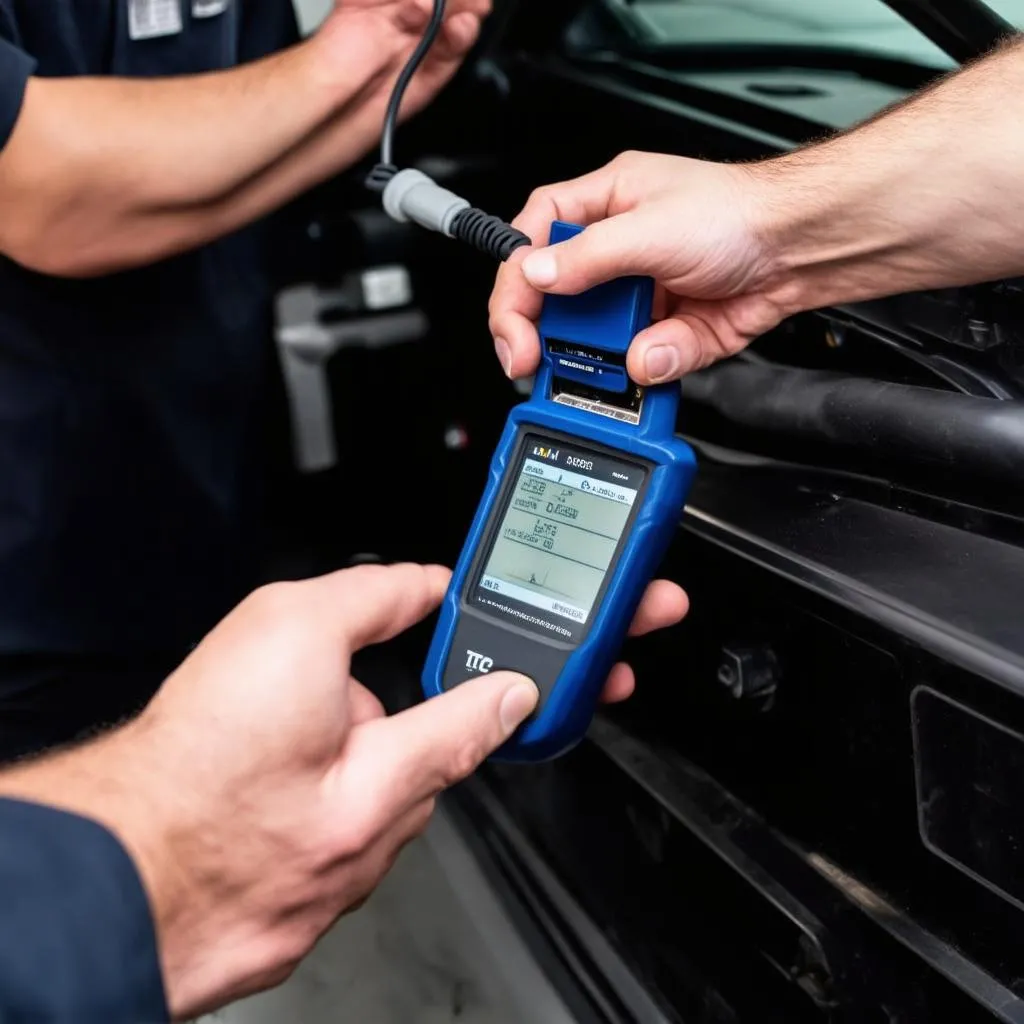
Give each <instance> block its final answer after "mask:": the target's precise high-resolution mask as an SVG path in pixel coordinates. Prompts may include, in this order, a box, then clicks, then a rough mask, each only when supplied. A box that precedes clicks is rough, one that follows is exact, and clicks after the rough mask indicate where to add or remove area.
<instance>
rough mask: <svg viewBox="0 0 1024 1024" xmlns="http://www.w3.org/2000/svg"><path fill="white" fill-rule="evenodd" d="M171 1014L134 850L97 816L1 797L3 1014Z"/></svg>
mask: <svg viewBox="0 0 1024 1024" xmlns="http://www.w3.org/2000/svg"><path fill="white" fill-rule="evenodd" d="M167 1017H168V1015H167V1007H166V999H165V996H164V985H163V978H162V977H161V974H160V961H159V957H158V953H157V943H156V935H155V934H154V930H153V921H152V916H151V914H150V909H149V903H148V900H147V898H146V893H145V890H144V889H143V887H142V883H141V881H140V880H139V876H138V874H137V873H136V870H135V867H134V865H133V864H132V862H131V860H130V859H129V858H128V855H127V854H126V853H125V852H124V850H123V849H122V848H121V846H120V845H119V844H118V843H117V841H116V840H115V839H114V837H113V836H111V835H110V834H109V833H108V832H106V831H105V830H104V829H102V828H100V827H99V825H96V824H94V823H93V822H91V821H86V820H85V819H83V818H78V817H75V816H74V815H71V814H64V813H62V812H61V811H56V810H52V809H50V808H46V807H37V806H35V805H34V804H25V803H20V802H18V801H13V800H0V1021H3V1024H41V1022H43V1021H46V1022H49V1024H157V1022H162V1021H166V1020H167Z"/></svg>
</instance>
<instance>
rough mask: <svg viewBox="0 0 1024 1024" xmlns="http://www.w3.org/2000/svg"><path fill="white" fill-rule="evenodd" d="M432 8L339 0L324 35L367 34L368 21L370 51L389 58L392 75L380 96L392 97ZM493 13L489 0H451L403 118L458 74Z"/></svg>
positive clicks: (408, 0) (429, 2)
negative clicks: (486, 21)
mask: <svg viewBox="0 0 1024 1024" xmlns="http://www.w3.org/2000/svg"><path fill="white" fill-rule="evenodd" d="M433 6H434V4H433V0H336V3H335V9H334V12H333V13H332V14H331V15H330V16H329V17H328V19H327V21H326V22H325V23H324V25H323V27H322V28H321V35H324V36H327V37H330V36H332V35H338V34H345V33H352V32H354V31H357V32H366V31H367V30H366V28H364V26H365V25H366V24H367V22H366V18H367V17H369V18H370V19H372V22H373V28H372V29H370V30H369V31H368V32H367V46H368V47H373V48H375V49H377V50H378V51H380V52H384V53H387V54H389V55H390V56H391V64H390V73H389V74H387V75H386V76H384V77H383V78H382V79H381V81H380V82H379V83H378V85H379V88H380V89H381V91H382V94H390V91H391V87H392V86H393V85H394V81H395V78H396V76H397V74H398V72H399V71H400V70H401V68H402V67H403V66H404V65H405V62H406V61H407V60H408V59H409V57H410V56H412V52H413V50H414V49H415V48H416V46H417V45H418V44H419V41H420V39H421V38H422V37H423V33H424V31H425V29H426V27H427V24H428V23H429V21H430V16H431V13H432V11H433ZM490 12H491V0H448V3H447V7H446V8H445V17H444V26H443V28H442V29H441V33H440V36H439V37H438V40H437V42H436V43H435V44H434V46H433V48H432V49H431V51H430V53H428V54H427V56H426V58H425V59H424V61H423V63H422V64H421V65H420V69H419V71H418V72H417V73H416V77H415V78H414V79H413V80H412V82H411V83H410V85H409V88H408V90H407V91H406V94H405V101H404V102H403V105H402V111H401V114H402V117H403V118H405V117H409V116H411V115H412V114H415V113H417V112H418V111H419V110H421V109H422V108H423V107H425V106H426V105H427V104H428V103H429V102H430V101H431V100H432V99H433V98H434V96H436V95H437V93H438V92H439V91H440V90H441V88H442V87H443V86H444V85H445V84H446V83H447V82H448V80H449V79H450V78H451V77H452V75H454V74H455V72H456V71H457V70H458V68H459V65H460V64H461V63H462V59H463V58H464V57H465V56H466V54H467V53H468V52H469V51H470V49H472V47H473V44H474V43H475V42H476V40H477V37H478V36H479V35H480V26H481V24H482V22H483V19H484V18H486V17H487V15H488V14H490Z"/></svg>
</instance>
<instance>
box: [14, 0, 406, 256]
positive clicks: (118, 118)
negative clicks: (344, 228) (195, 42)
mask: <svg viewBox="0 0 1024 1024" xmlns="http://www.w3.org/2000/svg"><path fill="white" fill-rule="evenodd" d="M353 20H354V21H355V22H359V23H360V24H354V25H353V26H352V31H351V32H348V33H334V36H333V38H332V40H331V45H330V46H329V47H322V46H321V43H320V42H319V40H318V39H314V40H311V41H308V42H306V43H303V44H301V45H299V46H297V47H294V48H293V49H291V50H289V51H286V52H284V53H282V54H278V55H276V56H274V57H271V58H268V59H266V60H263V61H260V62H257V63H254V64H251V65H247V66H245V67H242V68H238V69H235V70H232V71H227V72H220V73H215V74H208V75H199V76H193V77H187V78H180V79H172V80H157V81H135V80H132V81H127V80H118V79H108V80H103V79H75V80H47V79H33V80H32V82H31V83H30V86H29V89H28V92H27V95H26V98H25V104H24V107H23V110H22V113H21V117H20V118H19V122H18V125H17V127H16V129H15V132H14V134H13V135H12V137H11V140H10V142H9V144H8V146H7V147H6V149H5V150H4V151H3V153H2V154H0V197H2V199H3V204H4V206H7V207H8V208H9V209H16V210H18V211H19V215H18V217H16V218H5V225H6V227H4V228H0V247H2V248H3V249H4V250H5V251H7V252H8V253H9V254H10V255H12V256H14V258H15V259H21V261H22V262H27V263H29V264H30V265H37V266H38V268H39V269H45V270H49V271H50V272H54V273H61V272H67V273H75V274H89V273H98V272H103V271H105V270H108V269H116V268H117V267H118V266H120V265H126V264H130V263H132V262H142V261H145V260H147V259H155V258H158V257H159V256H161V255H166V254H167V252H169V251H174V250H175V249H177V248H182V247H184V246H185V245H187V244H197V243H198V242H199V241H201V240H202V236H203V235H204V232H203V230H202V228H203V225H204V222H209V223H213V222H215V221H217V220H218V216H219V214H220V212H221V209H222V206H223V204H224V203H225V201H226V200H228V199H230V197H232V196H234V195H236V194H238V193H239V192H242V191H244V190H245V189H246V187H247V185H248V184H250V183H252V182H255V181H259V180H260V179H261V177H262V176H264V175H266V174H267V172H268V171H270V170H272V169H273V168H275V167H278V166H280V165H281V163H282V161H287V158H288V157H289V154H293V153H299V152H301V151H302V150H303V149H304V148H306V147H308V146H309V145H310V144H311V143H313V142H314V141H315V140H317V139H318V138H320V136H321V135H324V134H330V129H331V128H332V127H333V126H334V125H335V124H337V123H339V122H340V121H343V120H344V116H343V115H344V113H345V111H346V109H347V108H348V107H349V106H350V105H353V104H356V105H358V103H359V102H360V100H361V99H362V98H363V97H364V96H365V94H366V93H367V91H368V90H370V89H371V88H372V86H373V85H374V84H375V83H376V82H377V81H378V79H379V78H381V77H382V76H384V75H386V74H387V73H388V72H389V71H390V65H391V55H390V53H389V52H388V48H387V47H386V46H384V45H373V44H374V42H375V37H374V35H373V32H374V31H375V23H374V22H373V21H372V20H371V19H367V18H366V17H365V16H364V17H362V18H355V19H353ZM382 42H383V40H382ZM284 198H288V196H282V197H281V199H282V201H283V199H284ZM179 216H181V217H183V219H184V221H185V222H188V223H189V224H190V225H191V229H190V230H191V231H192V233H193V235H194V237H193V238H190V237H188V233H187V232H185V233H184V234H183V232H182V231H181V229H180V227H179V229H178V230H177V231H171V232H170V235H171V236H173V237H172V238H170V239H169V238H168V237H166V235H167V234H168V232H167V231H166V230H164V229H163V228H162V225H166V224H168V223H172V222H173V221H174V219H175V218H176V217H179ZM205 234H207V235H208V234H209V231H207V232H205Z"/></svg>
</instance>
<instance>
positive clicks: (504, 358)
mask: <svg viewBox="0 0 1024 1024" xmlns="http://www.w3.org/2000/svg"><path fill="white" fill-rule="evenodd" d="M494 351H495V352H496V353H497V355H498V362H499V363H501V368H502V369H503V370H504V371H505V376H506V377H511V376H512V349H510V348H509V347H508V342H507V341H505V339H504V338H495V339H494Z"/></svg>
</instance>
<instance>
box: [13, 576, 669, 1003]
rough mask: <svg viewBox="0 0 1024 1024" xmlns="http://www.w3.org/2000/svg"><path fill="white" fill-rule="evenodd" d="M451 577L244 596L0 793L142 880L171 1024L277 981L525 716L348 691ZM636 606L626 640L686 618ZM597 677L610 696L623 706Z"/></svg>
mask: <svg viewBox="0 0 1024 1024" xmlns="http://www.w3.org/2000/svg"><path fill="white" fill-rule="evenodd" d="M449 578H450V573H449V572H448V570H446V569H442V568H438V567H422V566H415V565H401V566H392V567H388V568H384V567H380V566H364V567H360V568H357V569H350V570H347V571H345V572H340V573H336V574H334V575H331V576H326V577H323V578H322V579H317V580H310V581H307V582H303V583H283V584H275V585H273V586H270V587H266V588H264V589H262V590H260V591H257V592H256V593H255V594H254V595H253V596H251V597H250V598H248V599H247V600H246V601H244V602H243V603H242V604H241V605H240V606H239V607H238V608H237V609H236V610H235V611H234V612H232V613H231V614H230V615H229V616H228V617H227V618H226V619H225V620H224V621H223V622H222V623H221V624H220V625H219V626H218V627H217V628H216V629H215V630H214V631H213V632H212V633H211V634H210V635H209V636H208V637H207V638H206V639H205V640H204V641H203V643H202V644H200V646H199V647H198V648H197V649H196V650H195V652H194V653H193V654H192V655H191V656H190V657H189V658H188V659H187V660H186V661H185V662H184V664H183V665H182V666H181V667H180V668H179V669H178V671H177V672H175V673H174V675H173V676H171V677H170V679H168V680H167V682H166V683H165V684H164V686H163V688H162V689H161V690H160V692H159V694H158V695H157V696H156V698H154V700H153V701H152V703H151V704H150V705H149V707H148V708H147V709H146V710H145V711H144V712H143V713H142V715H141V716H140V717H139V718H138V719H136V720H135V721H134V722H132V723H130V724H128V725H126V726H125V727H123V728H121V729H120V730H118V731H116V732H114V733H111V734H110V735H108V736H106V737H103V738H101V739H99V740H97V741H95V742H93V743H91V744H87V745H85V746H83V747H79V748H77V749H71V750H69V751H66V752H64V753H59V754H56V755H54V756H51V757H47V758H43V759H41V760H40V761H38V762H34V763H30V764H27V765H24V766H20V767H17V768H14V769H12V770H10V771H7V772H5V773H3V775H2V777H0V792H2V793H3V794H4V795H6V796H15V797H20V798H22V799H27V800H35V801H37V802H39V803H44V804H51V805H53V806H57V807H62V808H64V809H66V810H69V811H72V812H74V813H77V814H80V815H83V816H85V817H90V818H93V819H95V820H97V821H99V822H101V823H102V824H104V825H106V826H107V827H108V828H110V829H111V830H112V831H113V832H114V833H115V834H116V835H118V836H119V837H120V839H121V840H122V842H123V843H124V844H125V846H126V848H127V849H128V851H129V852H130V853H131V854H132V856H133V858H134V860H135V863H136V864H137V865H138V868H139V871H140V874H141V876H142V879H143V881H144V883H145V885H146V889H147V892H148V893H149V897H150V901H151V904H152V907H153V914H154V919H155V921H156V926H157V935H158V940H159V947H160V955H161V962H162V966H163V972H164V979H165V982H166V988H167V993H168V999H169V1002H170V1006H171V1010H172V1013H173V1014H174V1015H175V1016H178V1017H182V1016H185V1017H187V1016H195V1015H197V1014H198V1013H200V1012H203V1011H205V1010H207V1009H211V1008H213V1007H216V1006H218V1005H221V1004H223V1003H226V1002H228V1001H231V1000H233V999H237V998H239V997H241V996H243V995H246V994H248V993H251V992H254V991H258V990H259V989H262V988H266V987H268V986H270V985H273V984H276V983H279V982H281V981H283V980H284V979H285V978H286V977H287V976H288V975H289V973H290V972H291V971H292V970H293V969H294V967H295V966H296V965H297V964H298V962H299V960H300V959H301V958H302V957H303V956H304V955H305V954H306V953H308V952H309V951H310V949H312V947H313V944H314V942H315V941H316V940H317V938H318V937H319V936H320V935H321V934H322V933H323V932H324V931H325V930H326V929H327V928H328V927H330V925H331V924H332V923H333V922H334V921H335V919H336V918H337V917H338V915H340V914H342V913H344V912H345V911H347V910H351V909H352V908H353V907H355V906H358V905H359V903H360V902H361V901H362V900H363V899H365V897H366V896H367V895H368V894H369V893H370V892H371V891H372V890H373V888H374V887H375V886H376V885H377V883H378V882H379V881H380V880H381V878H382V877H383V876H384V874H385V873H386V872H387V870H388V869H389V867H390V866H391V864H392V863H393V862H394V860H395V858H396V856H397V855H398V853H399V851H400V850H401V848H402V847H403V846H404V844H405V843H407V842H408V841H409V840H410V839H411V838H413V837H414V836H416V835H418V834H419V833H420V832H421V831H422V830H423V828H424V827H425V826H426V824H427V821H428V820H429V817H430V814H431V811H432V809H433V805H434V798H435V797H436V795H437V794H438V793H439V792H440V791H441V790H443V789H444V788H446V787H447V786H450V785H451V784H452V783H454V782H457V781H458V780H460V779H462V778H464V777H465V776H467V775H469V774H470V773H471V772H472V771H474V770H475V769H476V767H477V766H478V765H479V764H480V762H481V761H482V760H483V759H484V758H486V757H487V756H488V755H489V754H491V753H492V752H493V751H494V750H496V749H497V748H498V747H499V746H501V744H502V743H504V742H505V741H506V740H507V739H508V738H509V737H510V736H511V735H512V733H513V732H514V730H515V729H516V728H517V727H518V726H519V725H520V724H521V723H522V721H523V720H524V719H525V718H526V717H527V716H528V715H529V714H530V712H531V711H532V710H533V709H534V707H535V706H536V703H537V689H536V687H535V686H534V684H533V683H532V682H530V681H529V680H527V679H525V678H523V677H522V676H517V675H513V674H510V673H506V672H494V673H491V674H490V675H487V676H482V677H480V678H478V679H473V680H471V681H469V682H467V683H465V684H463V685H462V686H459V687H458V688H456V689H455V690H453V691H452V692H450V693H446V694H443V695H441V696H439V697H437V698H435V699H433V700H430V701H426V702H425V703H422V704H420V705H419V706H417V707H415V708H413V709H411V710H409V711H405V712H403V713H401V714H398V715H395V716H394V717H392V718H386V717H384V712H383V709H382V708H381V706H380V704H379V703H378V701H377V700H376V698H375V697H373V695H372V694H370V693H369V691H367V690H365V689H364V688H363V687H362V686H360V685H359V683H357V682H356V681H355V680H354V679H352V678H351V677H350V675H349V662H350V658H351V655H352V654H353V653H354V652H355V651H357V650H359V649H360V648H362V647H365V646H367V645H369V644H375V643H379V642H382V641H385V640H388V639H389V638H391V637H393V636H395V635H396V634H397V633H400V632H401V631H403V630H404V629H407V628H408V627H409V626H411V625H413V624H414V623H415V622H417V621H419V620H420V619H422V618H423V617H424V616H425V615H427V614H428V613H430V612H431V611H433V610H434V609H435V608H436V607H437V605H438V604H439V603H440V600H441V598H442V596H443V594H444V591H445V588H446V586H447V584H448V580H449ZM685 611H686V598H685V595H684V594H683V593H682V591H680V590H679V588H678V587H676V586H675V585H673V584H669V583H665V582H660V583H657V584H654V585H653V586H652V587H651V589H650V590H649V591H648V593H647V596H646V597H645V599H644V601H643V604H642V607H641V609H640V611H639V613H638V615H637V618H636V621H635V622H634V624H633V627H634V631H635V632H637V633H641V632H646V631H648V630H650V629H654V628H657V627H658V626H663V625H668V624H669V623H671V622H674V621H676V620H678V619H679V618H681V617H682V615H683V613H684V612H685ZM632 686H633V679H632V673H631V672H630V671H629V669H627V668H625V667H623V666H619V667H617V668H616V670H615V671H614V672H613V673H612V676H611V678H610V680H609V684H608V687H607V690H606V694H605V696H606V698H608V699H621V698H623V697H625V696H627V695H628V694H629V692H630V691H631V690H632Z"/></svg>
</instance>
